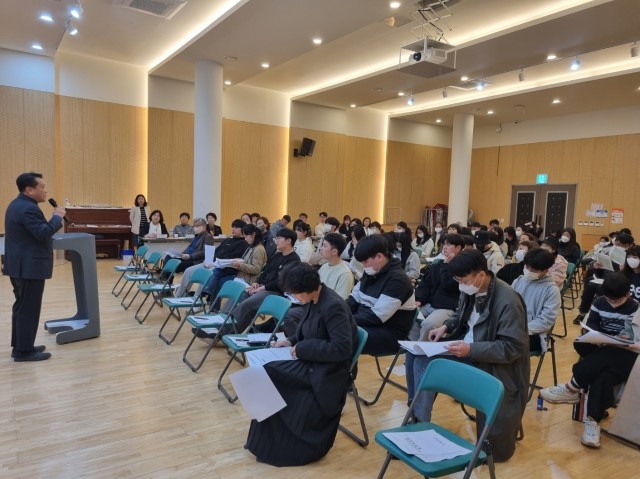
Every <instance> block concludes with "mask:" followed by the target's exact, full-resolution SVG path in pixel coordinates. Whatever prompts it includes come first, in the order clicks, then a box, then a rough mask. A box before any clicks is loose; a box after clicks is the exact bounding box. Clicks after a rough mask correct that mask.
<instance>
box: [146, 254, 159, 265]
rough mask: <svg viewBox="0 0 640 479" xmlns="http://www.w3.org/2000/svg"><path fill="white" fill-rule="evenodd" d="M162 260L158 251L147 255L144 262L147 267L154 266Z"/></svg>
mask: <svg viewBox="0 0 640 479" xmlns="http://www.w3.org/2000/svg"><path fill="white" fill-rule="evenodd" d="M161 259H162V253H161V252H160V251H154V252H153V253H151V254H150V255H149V257H148V258H147V260H146V261H145V263H146V265H147V267H150V266H155V265H156V263H157V262H158V261H160V260H161Z"/></svg>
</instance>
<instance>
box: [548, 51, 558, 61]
mask: <svg viewBox="0 0 640 479" xmlns="http://www.w3.org/2000/svg"><path fill="white" fill-rule="evenodd" d="M557 58H558V57H557V55H556V54H555V53H549V54H548V55H547V61H551V60H556V59H557Z"/></svg>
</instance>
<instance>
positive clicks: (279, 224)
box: [271, 215, 291, 235]
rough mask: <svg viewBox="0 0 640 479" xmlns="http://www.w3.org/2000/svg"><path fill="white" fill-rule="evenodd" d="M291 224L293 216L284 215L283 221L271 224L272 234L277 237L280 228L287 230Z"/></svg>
mask: <svg viewBox="0 0 640 479" xmlns="http://www.w3.org/2000/svg"><path fill="white" fill-rule="evenodd" d="M289 223H291V216H289V215H284V216H283V217H282V218H281V219H279V220H276V221H274V222H273V223H272V224H271V233H273V234H274V235H275V234H276V233H277V232H278V231H280V228H286V227H287V225H288V224H289Z"/></svg>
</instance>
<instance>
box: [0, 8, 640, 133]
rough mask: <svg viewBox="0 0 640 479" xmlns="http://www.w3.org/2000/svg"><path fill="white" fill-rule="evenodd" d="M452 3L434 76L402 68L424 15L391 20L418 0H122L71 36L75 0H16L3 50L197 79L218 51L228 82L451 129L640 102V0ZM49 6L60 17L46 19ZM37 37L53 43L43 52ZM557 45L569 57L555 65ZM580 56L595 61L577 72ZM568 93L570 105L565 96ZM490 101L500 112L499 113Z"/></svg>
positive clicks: (0, 42) (85, 20)
mask: <svg viewBox="0 0 640 479" xmlns="http://www.w3.org/2000/svg"><path fill="white" fill-rule="evenodd" d="M443 1H445V2H446V1H447V0H443ZM449 1H450V5H451V8H450V12H451V14H452V16H450V17H449V18H446V24H445V23H440V25H441V27H442V28H443V30H444V33H445V39H446V41H448V42H449V43H451V44H452V45H455V46H456V50H457V53H456V65H455V66H456V71H455V72H453V73H449V74H445V75H441V76H436V77H433V78H424V77H422V76H416V75H411V74H408V73H404V72H401V71H398V69H397V66H398V63H399V53H400V47H402V46H404V45H407V44H409V43H412V42H414V41H415V40H416V37H415V36H414V35H413V34H412V33H411V28H414V27H416V26H418V23H416V22H415V21H408V22H407V24H406V25H403V26H400V27H395V28H394V27H389V26H387V25H386V24H384V23H383V20H384V19H385V18H387V17H389V16H391V15H395V16H397V17H398V18H400V19H403V18H404V19H406V20H411V18H412V17H411V13H412V12H413V11H415V10H416V9H417V6H416V3H415V1H407V0H403V1H402V2H401V3H402V5H401V7H400V8H399V9H397V10H392V9H391V8H390V7H389V1H388V0H321V1H318V0H188V2H187V4H186V5H185V6H184V7H183V8H182V9H181V10H180V11H178V13H177V14H176V15H175V16H174V17H173V18H172V19H170V20H165V19H161V18H157V17H153V16H150V15H145V14H142V13H138V12H135V11H132V10H129V9H124V8H121V7H117V6H114V5H112V0H84V1H82V7H83V9H84V12H83V16H82V18H81V19H80V20H77V21H74V22H75V23H74V24H75V25H76V26H77V28H78V29H79V30H80V32H79V34H78V35H77V36H75V37H72V36H70V35H69V34H68V33H67V34H64V22H65V19H66V18H67V16H68V8H69V7H70V6H71V5H73V4H74V3H75V1H74V0H2V10H3V13H2V16H0V47H2V48H7V49H11V50H18V51H25V52H30V53H36V54H43V55H47V56H55V54H56V51H60V52H65V53H71V54H77V55H86V56H92V57H99V58H104V59H109V60H113V61H118V62H124V63H129V64H134V65H140V66H143V67H146V68H147V69H148V70H149V72H150V74H152V75H158V76H163V77H168V78H174V79H179V80H184V81H193V75H194V64H195V62H197V61H199V60H212V61H216V62H219V63H220V64H222V65H223V67H224V77H225V80H229V81H231V82H232V86H231V87H228V88H233V85H236V84H240V83H241V84H245V85H250V86H254V87H259V88H266V89H270V90H275V91H279V92H283V93H286V94H288V95H290V96H292V97H293V98H294V99H296V100H298V101H304V102H309V103H314V104H318V105H324V106H330V107H336V108H349V105H350V104H356V105H357V107H363V106H369V107H372V108H377V109H381V110H383V111H386V112H388V113H389V114H391V115H392V116H393V117H405V119H408V120H412V121H419V122H425V123H435V121H436V119H438V118H439V119H441V121H442V124H444V125H450V124H451V122H452V118H453V115H454V114H455V113H463V112H472V113H474V114H475V115H476V117H477V119H476V124H479V125H483V124H499V123H506V122H509V121H516V120H525V119H536V118H545V117H550V116H557V115H564V114H570V113H577V112H584V111H594V110H600V109H606V108H614V107H620V106H628V105H636V104H640V91H638V87H640V76H639V75H640V57H637V58H631V56H630V54H629V51H630V48H631V45H632V44H633V42H634V41H637V40H640V0H615V1H609V0H456V1H451V0H449ZM44 12H48V13H50V14H51V15H52V16H53V17H54V20H55V22H54V24H53V25H51V24H44V23H42V22H40V21H39V20H38V19H37V17H38V16H39V15H40V14H41V13H44ZM313 37H320V38H322V39H323V43H322V45H320V46H316V45H314V44H313V43H312V41H311V39H312V38H313ZM34 41H39V42H40V43H41V44H42V45H43V48H44V49H43V51H42V52H40V53H37V52H35V51H33V50H32V49H31V47H30V45H31V43H32V42H34ZM56 49H57V50H56ZM550 52H553V53H556V54H557V55H558V56H559V57H560V58H561V59H560V60H556V61H554V62H546V61H545V57H546V55H547V53H550ZM576 55H580V59H581V61H582V68H581V69H580V70H579V71H577V72H571V71H569V70H568V65H569V62H570V60H571V59H573V58H574V57H575V56H576ZM230 56H232V57H237V60H228V59H225V57H230ZM450 61H451V59H450ZM263 62H268V63H269V64H270V68H268V69H263V68H262V67H261V66H260V64H261V63H263ZM521 68H524V73H525V77H526V80H525V81H524V82H519V81H518V72H519V71H520V69H521ZM462 74H465V75H469V76H470V77H471V78H472V79H480V78H485V79H486V80H487V81H488V82H489V83H490V85H489V86H488V88H486V89H485V90H484V91H482V92H478V91H476V90H472V91H462V90H457V89H455V88H453V87H452V86H454V85H456V84H459V83H460V76H461V75H462ZM444 87H448V88H447V90H448V93H449V95H448V97H447V98H443V96H442V90H443V88H444ZM400 91H402V92H405V93H407V94H414V98H415V100H416V102H415V104H414V105H413V106H411V107H410V106H407V104H406V97H404V98H399V97H398V92H400ZM556 97H558V98H560V99H561V101H562V102H561V103H560V104H558V105H552V104H551V99H553V98H556ZM518 105H521V106H522V107H520V106H518ZM514 106H518V107H517V108H516V109H514ZM489 109H493V110H494V112H495V113H494V114H493V115H487V114H486V111H487V110H489Z"/></svg>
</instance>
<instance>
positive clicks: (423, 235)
mask: <svg viewBox="0 0 640 479" xmlns="http://www.w3.org/2000/svg"><path fill="white" fill-rule="evenodd" d="M430 239H431V235H430V234H429V231H428V230H427V227H426V226H425V225H419V226H418V227H417V228H416V232H415V238H413V241H412V242H411V247H412V248H415V249H419V250H420V251H422V256H424V253H425V251H424V249H425V246H426V245H427V242H428V241H429V240H430ZM431 244H433V243H431ZM432 248H433V247H432ZM428 256H429V255H427V257H428Z"/></svg>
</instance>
